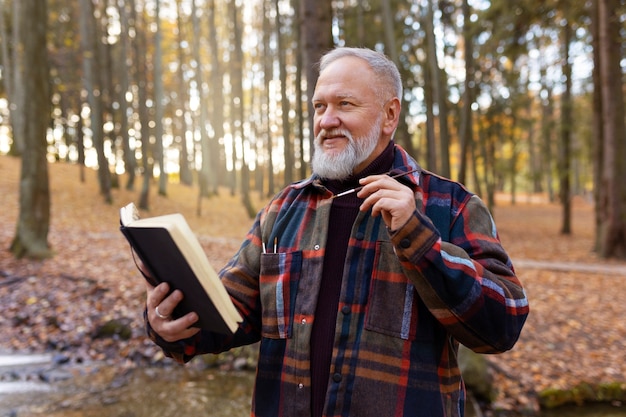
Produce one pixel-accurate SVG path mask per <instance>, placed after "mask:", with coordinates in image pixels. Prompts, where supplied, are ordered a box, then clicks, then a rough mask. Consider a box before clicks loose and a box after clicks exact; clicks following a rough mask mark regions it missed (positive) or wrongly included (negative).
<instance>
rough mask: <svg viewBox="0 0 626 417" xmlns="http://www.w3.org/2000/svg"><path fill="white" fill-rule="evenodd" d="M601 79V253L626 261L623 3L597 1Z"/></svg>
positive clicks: (604, 255) (625, 130) (598, 208)
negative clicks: (619, 12) (621, 30)
mask: <svg viewBox="0 0 626 417" xmlns="http://www.w3.org/2000/svg"><path fill="white" fill-rule="evenodd" d="M597 2H598V6H597V7H598V34H599V49H600V50H599V54H598V58H599V79H600V85H599V86H597V87H598V88H600V94H601V100H602V101H601V106H602V111H601V116H602V133H603V144H604V149H603V152H602V156H603V164H602V166H603V168H602V172H601V175H602V177H601V184H600V193H601V194H600V199H599V203H600V204H598V206H597V208H596V209H597V210H599V211H600V213H599V218H600V228H599V230H598V231H597V233H598V234H599V238H598V239H597V240H598V242H599V253H600V255H601V256H602V257H605V258H620V259H626V181H624V178H626V164H624V161H625V160H626V140H625V139H624V138H626V127H625V122H624V97H623V85H622V71H621V68H620V59H621V51H622V48H621V45H620V27H621V23H620V20H619V14H618V13H617V11H618V9H619V7H620V1H619V0H597Z"/></svg>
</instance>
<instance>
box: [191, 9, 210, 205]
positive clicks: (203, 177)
mask: <svg viewBox="0 0 626 417" xmlns="http://www.w3.org/2000/svg"><path fill="white" fill-rule="evenodd" d="M191 23H192V27H193V41H192V43H191V44H192V49H193V57H194V60H195V61H196V67H195V68H194V73H195V76H194V78H195V81H196V88H197V89H198V94H199V95H200V99H201V103H200V109H199V111H200V120H199V125H198V129H199V130H200V148H201V149H202V166H201V168H200V175H199V181H198V183H199V184H198V185H199V187H200V188H199V190H198V208H197V212H198V214H200V213H201V212H202V210H201V208H200V206H201V204H200V203H201V202H202V198H203V197H209V196H210V195H211V191H210V189H211V185H212V184H213V182H214V181H215V178H214V177H213V176H212V175H211V159H210V158H211V156H210V153H211V150H210V146H209V135H208V133H207V119H208V117H207V108H206V106H205V105H204V101H202V98H203V97H204V80H203V77H202V70H203V66H202V59H201V54H200V38H201V33H202V31H201V29H200V21H199V19H198V8H197V6H196V0H192V1H191Z"/></svg>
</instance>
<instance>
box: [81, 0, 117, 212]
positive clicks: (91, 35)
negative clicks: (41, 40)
mask: <svg viewBox="0 0 626 417" xmlns="http://www.w3.org/2000/svg"><path fill="white" fill-rule="evenodd" d="M97 26H98V24H97V22H96V19H95V17H94V11H93V4H92V3H91V0H81V1H80V41H81V42H80V43H81V50H82V53H83V85H84V88H85V91H86V92H87V103H88V104H89V110H90V115H91V119H90V120H91V124H90V128H91V133H92V139H93V145H94V148H95V150H96V154H97V156H98V183H99V185H100V194H101V195H102V196H103V198H104V201H105V202H107V203H111V202H112V201H113V197H112V196H111V172H110V171H109V161H108V160H107V157H106V155H105V153H104V129H103V121H102V95H101V94H96V93H101V92H102V91H101V86H100V85H99V84H100V83H98V82H97V80H98V74H99V71H100V70H101V68H100V65H99V63H98V56H99V55H98V51H97V49H96V47H95V45H96V42H99V38H98V37H97V35H96V33H97V31H98V30H97Z"/></svg>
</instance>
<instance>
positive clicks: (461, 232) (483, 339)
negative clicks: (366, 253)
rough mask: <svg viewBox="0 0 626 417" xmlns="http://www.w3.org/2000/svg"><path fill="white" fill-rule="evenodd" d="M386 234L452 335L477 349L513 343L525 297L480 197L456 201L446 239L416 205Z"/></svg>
mask: <svg viewBox="0 0 626 417" xmlns="http://www.w3.org/2000/svg"><path fill="white" fill-rule="evenodd" d="M391 239H392V242H393V243H394V246H395V248H396V253H397V255H398V258H399V260H400V262H401V263H402V266H403V268H404V270H405V274H406V275H407V277H408V278H409V279H410V280H411V282H412V283H413V285H414V286H415V288H416V290H417V292H418V294H419V296H420V297H421V299H422V300H423V302H424V304H425V305H426V306H427V308H428V309H429V311H430V312H431V313H432V314H433V316H434V317H435V318H436V319H437V320H438V321H439V322H440V323H441V324H442V325H443V326H444V327H445V328H446V329H447V330H448V332H449V333H450V334H451V335H452V336H453V337H455V338H456V339H457V340H458V341H459V342H460V343H462V344H464V345H465V346H467V347H469V348H470V349H472V350H474V351H476V352H479V353H499V352H504V351H506V350H509V349H511V348H512V347H513V345H514V344H515V343H516V341H517V339H518V338H519V335H520V332H521V330H522V327H523V325H524V322H525V320H526V317H527V315H528V311H529V307H528V300H527V297H526V293H525V291H524V289H523V287H522V284H521V283H520V281H519V280H518V278H517V276H516V275H515V270H514V268H513V265H512V263H511V260H510V258H509V256H508V254H507V253H506V251H505V250H504V248H503V247H502V245H501V243H500V240H499V238H498V234H497V231H496V227H495V223H494V221H493V218H492V216H491V214H490V213H489V211H488V209H487V207H486V206H485V205H484V203H483V202H482V200H480V198H478V197H477V196H471V197H470V198H469V199H468V201H467V203H466V204H465V205H463V206H462V207H461V209H460V210H459V213H458V214H457V215H456V216H455V217H454V220H453V221H452V222H451V225H450V231H449V239H448V241H442V239H441V234H440V233H439V231H438V230H437V228H436V227H435V225H434V224H433V222H432V221H431V220H430V219H429V218H428V217H427V216H426V215H425V214H423V213H421V212H420V211H419V210H416V212H415V213H414V215H413V217H412V218H411V219H410V220H409V221H408V222H407V223H406V224H405V225H404V226H403V227H402V228H400V229H399V230H396V231H392V232H391Z"/></svg>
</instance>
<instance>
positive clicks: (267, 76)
mask: <svg viewBox="0 0 626 417" xmlns="http://www.w3.org/2000/svg"><path fill="white" fill-rule="evenodd" d="M272 1H273V0H264V2H263V7H264V15H263V51H264V54H263V84H264V88H265V99H266V102H265V111H263V112H262V118H263V124H264V126H265V129H264V130H265V132H266V133H265V134H266V135H267V137H266V146H267V149H266V152H267V176H268V178H267V194H266V195H267V197H271V196H272V195H274V192H275V190H276V184H275V182H274V180H275V178H274V177H275V176H274V155H273V153H274V138H273V137H272V129H270V123H271V120H270V117H269V109H270V108H271V105H272V103H271V100H272V99H271V94H270V88H271V81H272V78H273V77H274V65H273V64H274V60H273V59H272V57H273V54H272V48H271V46H270V34H271V32H272V29H271V26H272V23H271V21H270V19H269V15H270V14H271V10H272V9H273V7H272V6H273V4H272Z"/></svg>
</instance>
